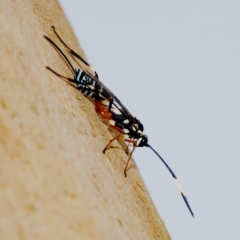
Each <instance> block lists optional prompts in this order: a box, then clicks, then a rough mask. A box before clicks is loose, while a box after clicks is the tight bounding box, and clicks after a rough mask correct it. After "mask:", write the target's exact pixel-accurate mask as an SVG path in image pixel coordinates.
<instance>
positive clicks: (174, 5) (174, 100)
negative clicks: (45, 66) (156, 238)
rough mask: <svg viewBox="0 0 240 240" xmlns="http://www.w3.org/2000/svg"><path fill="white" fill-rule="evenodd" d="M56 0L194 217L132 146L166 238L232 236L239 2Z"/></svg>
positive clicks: (236, 198)
mask: <svg viewBox="0 0 240 240" xmlns="http://www.w3.org/2000/svg"><path fill="white" fill-rule="evenodd" d="M60 3H61V4H62V6H63V9H64V10H65V12H66V15H67V17H68V19H69V21H70V23H71V25H72V27H73V29H74V31H75V33H76V36H77V37H78V40H79V42H80V44H81V46H82V47H83V49H84V51H85V53H86V55H87V59H88V60H89V62H90V63H91V64H92V66H93V67H94V68H95V69H96V70H97V72H98V74H99V76H100V80H101V81H102V82H103V83H104V84H105V85H106V86H107V87H109V88H110V89H111V90H112V91H113V92H114V93H115V94H116V96H118V98H119V99H120V100H121V101H122V102H123V104H124V105H125V106H126V107H127V108H128V109H129V110H130V111H131V112H132V114H133V115H135V116H137V117H138V119H140V120H141V122H142V123H143V124H144V127H145V133H146V134H147V135H148V138H149V143H150V144H151V145H152V146H153V147H154V148H155V149H156V150H157V151H158V152H159V153H160V154H161V155H162V157H163V158H164V159H165V160H166V161H167V163H168V164H169V165H170V167H171V168H172V169H173V171H174V172H175V174H176V175H177V176H178V178H179V180H180V182H181V184H182V186H183V188H184V190H185V192H186V195H187V197H188V200H189V202H190V205H191V206H192V209H193V211H194V213H195V216H196V217H195V219H193V218H192V217H191V215H190V213H189V212H188V209H187V208H186V206H185V204H184V202H183V200H182V198H181V196H180V194H179V192H178V189H177V188H176V186H175V185H174V184H175V183H174V182H173V180H172V177H171V175H170V174H169V172H168V171H167V169H166V168H165V167H164V165H163V164H162V162H161V161H160V160H159V159H158V158H157V156H156V155H154V153H153V152H151V150H150V149H148V148H139V149H137V151H135V153H134V160H135V162H136V164H137V166H138V168H139V170H140V172H141V175H142V177H143V179H144V181H145V183H146V185H147V188H148V190H149V192H150V194H151V196H152V199H153V201H154V203H155V205H156V207H157V209H158V212H159V214H160V215H161V217H162V219H163V221H164V222H165V224H166V227H167V229H168V231H169V233H170V235H171V237H172V238H173V239H174V240H195V239H197V240H205V239H206V240H212V239H214V240H215V239H216V240H221V239H223V240H225V239H228V240H232V239H240V174H239V172H240V161H239V159H240V113H239V111H240V110H239V105H240V94H239V92H240V83H239V80H240V71H239V69H240V68H239V66H240V26H239V25H240V2H239V1H231V0H229V1H221V0H218V1H217V0H215V1H213V0H207V1H206V0H202V1H159V0H156V1H154V0H151V1H150V0H149V1H144V0H139V1H126V0H122V1H110V0H103V1H97V0H92V1H73V0H60ZM65 40H66V39H65ZM66 42H67V41H66Z"/></svg>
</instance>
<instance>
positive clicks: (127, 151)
mask: <svg viewBox="0 0 240 240" xmlns="http://www.w3.org/2000/svg"><path fill="white" fill-rule="evenodd" d="M129 145H130V143H128V145H127V146H126V154H129V152H128V148H129Z"/></svg>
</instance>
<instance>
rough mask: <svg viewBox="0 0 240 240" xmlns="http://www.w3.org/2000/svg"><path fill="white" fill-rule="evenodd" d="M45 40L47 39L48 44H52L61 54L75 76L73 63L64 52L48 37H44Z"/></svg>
mask: <svg viewBox="0 0 240 240" xmlns="http://www.w3.org/2000/svg"><path fill="white" fill-rule="evenodd" d="M44 38H46V39H47V41H48V42H50V43H51V44H52V45H53V47H54V48H55V49H56V50H57V51H58V52H59V53H60V54H61V56H62V57H63V58H64V60H65V61H66V62H67V64H68V66H69V67H70V69H71V71H72V73H73V75H75V72H76V71H75V69H74V68H73V66H72V64H71V62H70V61H69V59H68V58H67V56H66V55H65V54H64V53H63V51H62V50H61V49H60V48H59V47H58V46H57V45H56V44H55V43H54V42H53V41H52V40H51V39H50V38H49V37H47V36H45V35H44Z"/></svg>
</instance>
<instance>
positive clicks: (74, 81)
mask: <svg viewBox="0 0 240 240" xmlns="http://www.w3.org/2000/svg"><path fill="white" fill-rule="evenodd" d="M46 68H47V69H48V70H50V71H51V72H52V73H54V74H55V75H57V76H58V77H60V78H63V79H66V80H68V81H69V82H72V83H76V80H74V79H72V78H68V77H65V76H63V75H61V74H59V73H57V72H56V71H54V70H53V69H51V68H50V67H46Z"/></svg>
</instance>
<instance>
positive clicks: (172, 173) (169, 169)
mask: <svg viewBox="0 0 240 240" xmlns="http://www.w3.org/2000/svg"><path fill="white" fill-rule="evenodd" d="M146 146H147V147H149V148H151V149H152V150H153V152H154V153H155V154H156V155H157V156H158V157H159V158H160V160H161V161H162V162H163V164H164V165H165V166H166V168H167V169H168V171H169V172H170V173H171V175H172V177H173V178H174V180H175V181H176V184H177V186H178V189H179V191H180V193H181V195H182V198H183V200H184V202H185V204H186V205H187V208H188V210H189V211H190V213H191V215H192V216H193V217H194V213H193V211H192V209H191V207H190V205H189V203H188V200H187V197H186V195H185V194H184V191H183V188H182V186H181V184H180V182H179V181H178V179H177V176H176V175H175V174H174V172H173V171H172V169H171V168H170V167H169V166H168V164H167V163H166V162H165V161H164V159H163V158H162V157H161V156H160V155H159V154H158V153H157V151H156V150H155V149H154V148H152V147H151V146H150V145H149V144H147V145H146Z"/></svg>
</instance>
